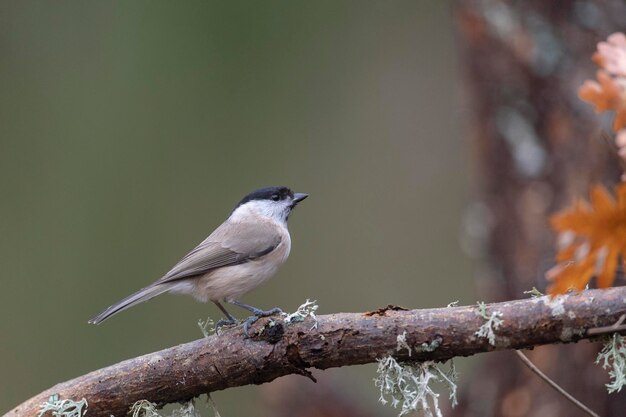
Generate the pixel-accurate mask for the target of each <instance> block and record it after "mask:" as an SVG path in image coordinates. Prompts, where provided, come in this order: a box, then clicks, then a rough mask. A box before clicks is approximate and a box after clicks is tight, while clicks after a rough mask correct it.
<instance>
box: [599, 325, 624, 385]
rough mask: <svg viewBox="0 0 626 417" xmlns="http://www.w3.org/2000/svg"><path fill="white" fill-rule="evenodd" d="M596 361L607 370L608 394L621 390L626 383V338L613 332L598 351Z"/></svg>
mask: <svg viewBox="0 0 626 417" xmlns="http://www.w3.org/2000/svg"><path fill="white" fill-rule="evenodd" d="M596 363H601V364H602V368H604V369H607V370H608V371H609V376H610V377H611V383H609V384H606V387H607V390H608V391H609V394H611V393H613V392H619V391H621V389H622V388H623V387H624V385H626V338H624V336H622V335H619V334H617V333H614V334H613V335H612V336H611V337H610V339H609V340H608V341H607V342H606V344H605V345H604V347H603V348H602V350H601V351H600V353H598V357H597V358H596Z"/></svg>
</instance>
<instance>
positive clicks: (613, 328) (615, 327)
mask: <svg viewBox="0 0 626 417" xmlns="http://www.w3.org/2000/svg"><path fill="white" fill-rule="evenodd" d="M624 320H626V314H622V315H621V316H620V318H619V320H617V321H616V322H615V323H614V324H611V325H610V326H603V327H594V328H593V329H589V330H587V334H588V335H597V334H605V333H615V332H620V331H622V330H626V324H625V325H622V323H624Z"/></svg>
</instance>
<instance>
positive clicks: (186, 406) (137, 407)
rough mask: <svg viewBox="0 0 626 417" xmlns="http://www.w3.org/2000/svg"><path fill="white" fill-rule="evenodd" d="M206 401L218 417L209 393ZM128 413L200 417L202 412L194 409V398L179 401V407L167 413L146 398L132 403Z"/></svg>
mask: <svg viewBox="0 0 626 417" xmlns="http://www.w3.org/2000/svg"><path fill="white" fill-rule="evenodd" d="M207 403H208V405H209V406H210V407H211V408H212V409H213V412H214V415H215V417H220V413H219V411H217V407H216V406H215V403H214V402H213V398H211V395H210V394H209V395H207ZM129 414H130V415H131V417H202V414H201V413H200V412H199V411H197V410H196V406H195V403H194V400H189V401H187V402H184V403H181V404H180V407H177V408H175V409H173V410H172V412H171V413H170V414H169V415H166V414H164V413H160V412H159V411H158V410H157V405H156V404H155V403H153V402H150V401H148V400H140V401H137V402H136V403H135V404H133V405H132V407H131V408H130V411H129Z"/></svg>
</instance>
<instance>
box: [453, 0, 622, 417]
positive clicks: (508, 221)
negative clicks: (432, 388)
mask: <svg viewBox="0 0 626 417" xmlns="http://www.w3.org/2000/svg"><path fill="white" fill-rule="evenodd" d="M455 12H456V19H457V28H458V41H459V42H458V43H459V47H460V52H461V59H460V64H461V68H462V71H463V73H464V76H465V83H464V86H465V90H466V91H465V92H466V96H467V97H466V98H467V104H468V107H467V109H468V110H467V117H468V121H469V125H470V129H469V132H470V136H471V137H472V140H473V145H474V151H475V152H474V153H475V156H476V167H477V169H478V171H479V172H478V174H479V184H478V195H479V198H480V202H479V203H477V204H476V205H475V206H476V207H478V208H479V210H475V212H476V211H477V212H478V213H479V214H480V215H478V216H475V217H474V220H476V221H478V222H482V224H480V225H479V226H478V229H479V230H483V228H485V229H487V230H489V232H488V236H487V239H486V241H484V242H483V244H484V247H483V248H484V251H483V252H484V255H485V257H486V258H487V262H486V268H484V269H483V271H482V272H483V273H482V274H481V276H480V277H478V278H479V297H480V298H482V299H488V300H507V299H515V298H518V297H519V296H520V294H521V293H522V291H524V290H527V289H529V288H531V287H532V286H536V287H538V288H540V289H542V288H545V286H546V282H545V280H544V278H543V276H544V272H545V271H546V269H548V268H549V267H550V266H551V265H553V261H552V259H553V257H552V254H553V253H554V252H553V247H554V243H553V242H554V241H553V236H552V233H551V231H550V228H549V227H548V217H549V215H550V214H551V213H553V212H555V211H556V210H559V209H561V208H563V206H564V205H566V204H568V203H570V202H571V201H572V199H573V198H574V197H576V196H586V195H587V192H588V190H589V186H590V185H591V184H592V183H594V182H599V181H601V182H603V183H604V184H606V185H612V184H614V183H615V182H617V180H618V178H619V169H618V168H617V162H616V161H617V158H615V157H614V155H612V153H614V152H613V151H612V150H611V149H610V146H609V145H608V143H607V141H605V140H603V138H602V131H601V130H600V128H599V122H600V117H599V116H598V115H596V114H594V113H593V111H592V107H591V106H590V105H589V104H587V103H583V102H582V101H580V100H579V99H578V97H577V91H578V88H579V86H580V85H581V84H582V82H583V80H584V79H588V78H594V76H595V72H596V67H595V65H594V64H593V63H592V62H591V55H592V53H593V52H594V51H595V48H596V43H597V42H599V41H601V40H605V39H606V37H607V35H609V34H611V33H613V32H615V31H624V30H625V29H624V22H625V21H626V4H625V3H624V2H623V1H618V0H612V1H571V2H563V1H542V0H533V1H520V2H508V1H499V0H491V1H482V0H480V1H479V0H469V1H460V2H457V4H456V10H455ZM609 132H610V130H609ZM474 228H475V229H476V226H474ZM620 285H623V281H621V282H620ZM596 353H597V351H596V349H595V348H590V347H589V346H584V345H581V346H577V347H576V348H575V349H570V348H564V347H559V346H553V347H547V348H542V349H537V350H536V351H534V352H532V354H531V355H530V358H531V359H532V360H533V361H534V362H539V363H541V364H542V367H543V369H544V370H545V371H546V373H547V374H548V375H550V376H551V377H553V378H554V379H555V380H556V381H557V382H558V383H559V384H561V385H562V386H564V387H565V388H566V389H567V390H568V391H569V392H571V393H572V394H574V396H576V397H577V398H578V399H580V400H581V401H582V402H584V403H586V404H587V405H589V406H591V408H593V409H594V410H596V411H597V412H599V413H600V414H601V415H607V416H608V415H623V410H624V409H626V396H625V395H624V394H623V393H622V394H613V395H608V394H607V392H606V389H605V387H604V386H603V384H602V383H601V382H600V381H602V375H601V374H600V372H601V371H600V370H599V369H597V367H594V366H593V365H592V362H593V358H594V357H595V354H596ZM476 372H477V374H476V375H475V379H479V380H482V381H488V382H486V383H484V384H475V385H473V386H471V387H466V388H467V389H465V390H463V391H462V393H463V394H462V396H461V402H460V406H459V407H457V408H456V409H455V410H452V411H451V412H449V413H448V415H452V416H454V415H458V416H461V415H462V416H481V417H483V416H545V415H551V416H578V415H582V414H581V412H580V411H579V410H576V409H575V408H574V407H573V406H571V405H569V404H568V403H567V402H565V401H563V400H562V398H560V397H559V396H558V394H556V393H554V392H553V391H552V390H549V389H545V385H544V383H543V382H542V381H540V380H539V379H538V378H536V377H535V376H534V375H532V374H530V373H529V372H527V370H525V369H523V368H522V365H521V364H518V363H515V362H511V360H510V358H509V357H503V356H498V355H493V356H490V357H489V358H487V359H486V360H485V361H484V362H483V363H482V365H481V367H480V368H478V369H477V370H476ZM617 410H619V411H617Z"/></svg>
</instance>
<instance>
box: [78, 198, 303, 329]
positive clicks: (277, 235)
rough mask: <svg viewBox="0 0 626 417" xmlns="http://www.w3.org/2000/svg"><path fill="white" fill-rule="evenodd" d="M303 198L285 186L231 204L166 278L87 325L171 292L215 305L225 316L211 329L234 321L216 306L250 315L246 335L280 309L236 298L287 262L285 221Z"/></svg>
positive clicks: (98, 316)
mask: <svg viewBox="0 0 626 417" xmlns="http://www.w3.org/2000/svg"><path fill="white" fill-rule="evenodd" d="M307 197H308V195H307V194H304V193H294V192H292V191H291V190H290V189H289V188H287V187H267V188H261V189H259V190H256V191H253V192H252V193H250V194H248V195H247V196H245V197H244V198H243V199H242V200H241V201H240V202H239V204H237V206H236V207H235V209H234V210H233V211H232V212H231V214H230V216H229V217H228V219H226V221H225V222H224V223H222V224H221V225H220V226H219V227H218V228H217V229H215V231H213V233H211V235H210V236H209V237H207V238H206V239H205V240H204V241H203V242H202V243H200V244H199V245H198V246H196V248H195V249H193V250H192V251H191V252H189V253H188V254H187V255H186V256H185V257H184V258H183V259H181V260H180V261H179V262H178V263H177V264H176V265H174V267H173V268H172V269H171V270H170V271H169V272H168V273H167V274H165V275H164V276H163V277H162V278H160V279H159V280H157V281H155V282H154V283H152V284H150V285H149V286H147V287H145V288H143V289H141V290H139V291H137V292H136V293H134V294H132V295H130V296H128V297H126V298H124V299H123V300H121V301H119V302H118V303H115V304H113V305H112V306H111V307H109V308H107V309H106V310H104V311H103V312H102V313H100V314H98V315H97V316H96V317H94V318H92V319H91V320H89V323H93V324H98V323H101V322H103V321H104V320H106V319H108V318H109V317H111V316H112V315H114V314H117V313H119V312H120V311H122V310H126V309H127V308H129V307H132V306H134V305H135V304H139V303H142V302H144V301H147V300H149V299H151V298H153V297H156V296H157V295H160V294H163V293H165V292H172V293H182V294H190V295H192V296H193V297H195V298H196V299H197V300H199V301H202V302H207V301H212V302H213V303H215V304H216V305H217V306H218V307H219V309H220V310H221V311H222V312H223V313H224V314H225V315H226V317H227V318H226V319H223V320H220V321H219V322H218V323H217V326H216V327H217V328H219V327H221V326H223V325H230V324H235V323H237V322H238V321H237V319H235V317H233V316H232V315H231V314H230V313H229V312H228V311H226V309H225V308H224V306H223V304H222V302H226V303H229V304H233V305H236V306H239V307H242V308H245V309H246V310H248V311H251V312H252V313H253V316H252V317H249V318H248V319H247V320H246V321H245V322H244V331H245V333H246V334H248V329H249V327H250V325H252V324H253V323H254V322H255V321H256V320H257V319H258V318H259V317H266V316H271V315H273V314H277V313H280V312H281V310H280V309H279V308H273V309H271V310H268V311H263V310H260V309H258V308H255V307H252V306H249V305H246V304H243V303H241V302H239V301H238V299H239V297H241V296H242V295H243V294H245V293H247V292H249V291H251V290H253V289H254V288H256V287H258V286H259V285H261V284H263V283H264V282H265V281H267V280H268V279H269V278H271V277H272V275H274V274H275V273H276V271H277V270H278V267H280V266H281V265H282V264H283V263H284V262H285V261H286V260H287V257H288V256H289V251H290V249H291V238H290V236H289V230H288V229H287V219H288V218H289V214H290V213H291V211H292V210H293V209H294V208H295V207H296V205H298V203H299V202H301V201H302V200H304V199H305V198H307Z"/></svg>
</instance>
